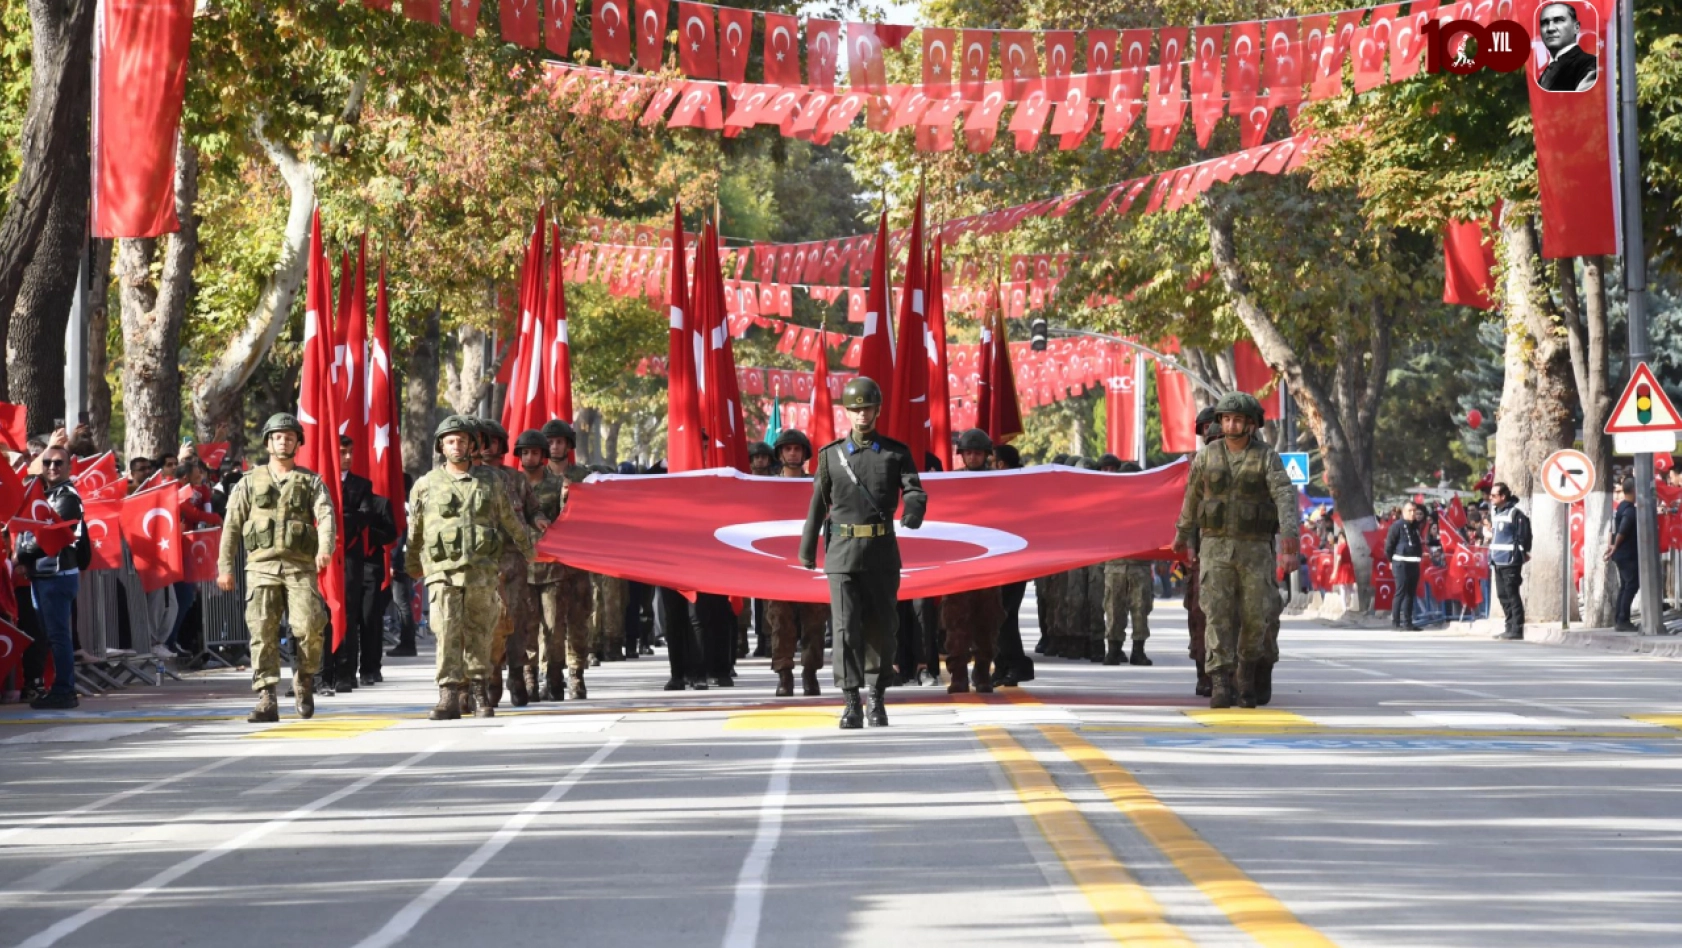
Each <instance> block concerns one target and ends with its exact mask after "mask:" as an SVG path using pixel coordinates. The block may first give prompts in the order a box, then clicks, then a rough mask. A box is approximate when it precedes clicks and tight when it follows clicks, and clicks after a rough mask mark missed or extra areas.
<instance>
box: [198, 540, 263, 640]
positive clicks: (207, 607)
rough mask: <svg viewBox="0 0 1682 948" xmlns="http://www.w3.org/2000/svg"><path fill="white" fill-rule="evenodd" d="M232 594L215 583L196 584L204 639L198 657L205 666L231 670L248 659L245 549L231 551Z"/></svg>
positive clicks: (241, 546) (249, 637) (239, 547)
mask: <svg viewBox="0 0 1682 948" xmlns="http://www.w3.org/2000/svg"><path fill="white" fill-rule="evenodd" d="M234 584H235V585H234V591H233V592H223V591H222V590H220V589H218V588H216V584H215V583H200V584H199V602H200V603H202V605H201V606H200V607H199V617H200V619H201V621H202V622H203V629H204V638H203V645H202V647H201V648H200V652H199V657H200V659H201V661H203V662H204V663H205V664H207V665H209V664H212V663H214V664H218V665H225V666H228V667H230V668H231V667H233V666H236V665H242V664H245V663H247V662H249V661H250V660H251V633H250V632H249V631H248V630H247V629H246V628H245V549H244V544H240V545H239V546H236V547H235V549H234Z"/></svg>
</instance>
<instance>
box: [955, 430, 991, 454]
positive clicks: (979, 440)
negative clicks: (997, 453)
mask: <svg viewBox="0 0 1682 948" xmlns="http://www.w3.org/2000/svg"><path fill="white" fill-rule="evenodd" d="M958 450H959V451H986V452H987V453H989V454H991V453H993V439H992V438H989V437H987V432H985V431H982V430H981V429H980V428H971V429H969V430H968V431H966V432H964V433H963V434H961V435H959V436H958Z"/></svg>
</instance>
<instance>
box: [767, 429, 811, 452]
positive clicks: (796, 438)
mask: <svg viewBox="0 0 1682 948" xmlns="http://www.w3.org/2000/svg"><path fill="white" fill-rule="evenodd" d="M791 444H792V445H797V446H799V447H800V448H801V449H802V450H804V451H805V452H806V457H807V458H808V459H810V458H811V456H812V439H811V438H808V437H806V432H804V431H801V430H800V429H799V428H789V429H786V430H785V431H783V433H782V434H780V435H777V444H776V449H777V453H778V454H782V453H783V449H784V448H786V447H788V446H789V445H791Z"/></svg>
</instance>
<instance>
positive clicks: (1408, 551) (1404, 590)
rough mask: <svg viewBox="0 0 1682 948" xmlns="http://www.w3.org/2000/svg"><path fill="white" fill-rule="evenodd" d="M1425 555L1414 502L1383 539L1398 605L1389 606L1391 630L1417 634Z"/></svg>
mask: <svg viewBox="0 0 1682 948" xmlns="http://www.w3.org/2000/svg"><path fill="white" fill-rule="evenodd" d="M1424 555H1425V540H1424V538H1423V537H1422V536H1421V535H1420V533H1419V507H1418V506H1416V505H1415V504H1414V502H1413V501H1411V500H1410V501H1408V502H1407V503H1405V504H1403V505H1402V516H1401V519H1399V520H1397V521H1396V522H1395V523H1392V524H1391V525H1390V533H1389V535H1388V536H1386V537H1385V538H1384V556H1385V558H1386V559H1388V560H1389V561H1390V568H1391V570H1392V572H1394V574H1395V577H1396V596H1395V602H1394V603H1393V604H1392V605H1391V606H1390V627H1391V628H1393V629H1406V630H1408V631H1409V632H1418V631H1419V626H1417V625H1414V624H1413V599H1414V591H1415V590H1417V589H1418V588H1419V561H1420V560H1421V559H1422V558H1423V557H1424Z"/></svg>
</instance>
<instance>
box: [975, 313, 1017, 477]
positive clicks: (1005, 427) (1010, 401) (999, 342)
mask: <svg viewBox="0 0 1682 948" xmlns="http://www.w3.org/2000/svg"><path fill="white" fill-rule="evenodd" d="M989 315H990V317H991V319H992V321H993V331H992V337H991V339H990V340H989V345H990V347H991V349H992V350H993V351H992V354H991V355H990V356H989V357H988V359H987V371H988V376H987V394H988V397H989V398H988V406H987V415H986V417H985V418H984V419H982V420H981V422H980V427H981V428H983V429H984V430H986V432H987V434H988V435H990V436H991V437H992V439H993V443H994V444H1004V443H1006V442H1008V441H1010V439H1012V438H1014V437H1016V436H1017V435H1019V434H1021V433H1022V406H1021V403H1020V402H1019V401H1018V399H1017V397H1016V372H1015V370H1014V369H1012V368H1011V364H1010V341H1009V337H1008V336H1006V334H1005V311H1004V297H1003V296H1002V295H1001V296H1000V297H999V305H998V306H997V307H996V308H994V310H993V311H992V313H991V314H989Z"/></svg>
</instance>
